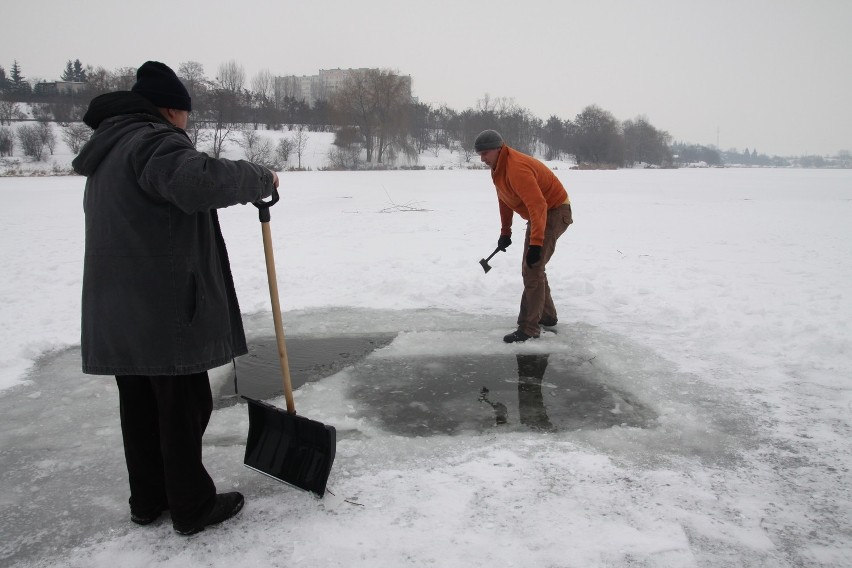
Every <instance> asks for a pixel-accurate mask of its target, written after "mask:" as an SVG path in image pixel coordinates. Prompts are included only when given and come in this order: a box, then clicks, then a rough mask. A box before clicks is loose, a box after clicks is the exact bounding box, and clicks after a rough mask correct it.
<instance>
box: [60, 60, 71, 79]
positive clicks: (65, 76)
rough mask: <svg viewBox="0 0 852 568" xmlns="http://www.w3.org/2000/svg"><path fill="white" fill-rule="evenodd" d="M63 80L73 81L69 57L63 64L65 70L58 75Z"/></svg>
mask: <svg viewBox="0 0 852 568" xmlns="http://www.w3.org/2000/svg"><path fill="white" fill-rule="evenodd" d="M59 78H60V79H62V80H63V81H73V80H74V64H73V63H71V60H70V59H69V60H68V62H67V63H66V64H65V71H63V72H62V75H61V76H60V77H59Z"/></svg>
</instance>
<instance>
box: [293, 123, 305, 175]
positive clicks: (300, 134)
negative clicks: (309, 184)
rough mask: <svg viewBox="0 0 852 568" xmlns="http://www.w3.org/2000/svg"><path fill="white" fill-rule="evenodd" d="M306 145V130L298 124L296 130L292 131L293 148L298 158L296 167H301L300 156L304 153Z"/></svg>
mask: <svg viewBox="0 0 852 568" xmlns="http://www.w3.org/2000/svg"><path fill="white" fill-rule="evenodd" d="M307 147H308V132H307V131H306V130H305V127H304V126H299V128H298V129H297V130H296V132H294V133H293V150H294V151H295V152H296V158H297V159H298V166H297V167H298V168H299V169H300V170H301V169H302V156H303V155H304V153H305V148H307Z"/></svg>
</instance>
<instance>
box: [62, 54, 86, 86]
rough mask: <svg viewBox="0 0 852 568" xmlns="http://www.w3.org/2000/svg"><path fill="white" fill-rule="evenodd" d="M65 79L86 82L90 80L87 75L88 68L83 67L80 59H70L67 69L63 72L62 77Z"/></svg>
mask: <svg viewBox="0 0 852 568" xmlns="http://www.w3.org/2000/svg"><path fill="white" fill-rule="evenodd" d="M60 78H61V79H62V80H63V81H79V82H81V83H85V82H87V81H88V80H89V78H88V77H86V69H85V68H84V67H83V64H82V63H80V60H79V59H75V60H74V61H73V62H72V61H71V60H70V59H69V60H68V61H67V62H66V63H65V71H63V72H62V76H61V77H60Z"/></svg>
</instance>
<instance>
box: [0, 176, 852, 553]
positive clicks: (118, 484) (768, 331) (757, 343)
mask: <svg viewBox="0 0 852 568" xmlns="http://www.w3.org/2000/svg"><path fill="white" fill-rule="evenodd" d="M557 173H558V174H559V175H560V177H561V178H562V179H563V181H564V182H565V184H566V187H567V188H568V190H569V193H570V195H571V197H572V201H573V203H574V206H573V207H574V216H575V220H576V222H575V224H574V225H573V226H572V227H571V228H569V230H568V232H567V233H566V235H565V236H564V237H563V238H562V239H561V240H560V246H559V250H558V251H557V254H556V257H555V258H554V260H553V261H552V264H551V265H550V266H549V271H548V272H549V275H550V279H551V287H552V289H553V295H554V297H555V298H556V299H557V305H558V307H559V308H560V325H559V327H560V333H559V335H557V336H555V337H548V338H546V339H544V340H541V341H540V342H537V343H530V344H528V345H524V346H521V347H518V346H505V345H503V344H502V343H501V342H500V336H501V334H502V333H503V332H506V331H508V330H510V329H511V328H512V326H513V324H514V319H515V315H516V313H515V312H516V309H517V301H518V297H519V294H520V276H519V274H518V272H519V265H520V247H519V246H517V245H513V246H512V247H511V248H510V249H509V251H508V253H501V254H499V255H497V256H495V257H494V258H493V259H492V261H491V265H492V266H493V267H494V269H493V270H491V271H490V272H489V273H488V274H487V275H485V274H483V272H482V269H481V267H480V266H479V264H478V260H479V259H480V258H482V257H484V256H487V254H489V253H490V252H491V250H493V247H494V245H495V241H496V238H497V233H498V231H499V219H498V217H497V206H496V202H495V198H494V194H493V189H492V188H491V185H490V181H489V179H488V173H487V172H485V171H418V172H361V173H334V172H300V173H286V174H283V176H282V189H283V200H282V202H281V203H280V204H279V205H276V207H275V208H274V209H273V211H272V232H273V236H274V239H275V244H276V261H277V264H278V273H279V285H280V288H281V299H282V304H283V305H284V308H285V310H286V313H285V326H287V330H288V333H290V334H293V335H297V336H298V335H305V336H308V335H313V336H322V335H327V336H332V335H335V334H338V333H341V332H346V333H376V332H383V333H384V332H393V333H399V335H398V337H397V338H396V340H395V341H394V342H393V343H392V344H391V345H390V346H388V347H387V348H385V349H382V350H380V351H377V352H375V353H374V354H373V355H372V356H371V357H370V358H369V360H368V363H369V364H370V365H373V366H375V368H377V369H381V368H384V367H383V366H386V365H395V364H396V363H397V362H399V361H403V362H406V361H409V360H410V361H412V362H415V363H416V362H417V361H420V360H423V359H424V358H426V359H428V358H440V357H444V356H446V355H448V354H459V355H469V356H479V357H488V356H492V355H497V354H500V355H505V354H514V353H515V352H516V351H517V352H524V353H526V352H529V353H533V352H552V353H560V354H568V355H570V354H581V355H584V356H586V359H590V358H591V357H594V365H596V366H597V367H596V368H597V369H598V374H597V375H596V377H598V379H599V380H601V381H603V382H605V383H606V384H607V386H609V387H612V388H618V389H622V390H627V391H629V392H630V393H632V394H633V395H634V396H636V397H637V398H638V399H640V400H642V401H643V402H644V403H645V404H648V405H650V407H652V409H653V410H654V412H655V413H656V414H657V415H658V416H659V418H658V421H657V424H656V425H655V427H654V428H647V429H646V428H624V427H615V428H610V429H606V430H597V431H595V430H590V431H579V432H578V431H570V432H566V431H560V432H556V433H541V432H531V431H530V432H524V431H513V432H511V433H509V432H504V431H502V430H500V429H499V428H496V427H495V429H494V430H493V431H490V432H488V433H486V434H477V435H462V436H446V435H434V436H428V437H420V438H411V437H405V436H400V435H397V434H393V433H389V432H387V431H386V430H384V429H382V428H381V426H380V424H378V423H377V422H376V421H375V420H374V417H372V416H371V415H370V414H369V413H367V412H365V409H364V407H363V405H359V404H358V403H356V402H355V401H353V400H352V399H351V398H350V393H351V392H352V391H353V389H355V388H357V387H358V386H359V385H362V384H363V383H364V381H366V380H368V378H369V376H370V375H369V373H370V371H369V369H367V368H365V367H359V366H356V367H354V368H352V369H347V370H344V371H342V372H340V373H337V374H336V375H334V376H333V377H330V378H328V379H325V380H323V381H320V382H318V383H313V384H310V385H307V386H306V387H303V388H302V389H300V390H299V391H298V392H297V403H298V405H299V407H300V409H301V412H302V413H304V414H305V415H308V416H311V417H312V418H316V419H319V420H322V421H325V422H328V423H332V424H334V425H335V426H336V427H338V429H339V431H340V434H341V436H340V442H339V444H338V459H337V462H336V463H335V469H334V471H333V472H332V476H333V477H332V479H331V480H330V482H331V487H332V488H333V490H334V492H335V493H336V495H337V499H335V498H330V499H327V500H325V501H323V502H317V501H315V500H314V499H312V498H310V497H309V496H306V495H304V494H301V493H298V492H296V491H294V490H292V489H289V488H286V487H282V486H278V485H275V484H270V483H269V482H268V480H266V479H265V478H264V479H259V478H258V476H257V475H256V474H253V473H252V472H250V471H248V470H246V469H245V468H243V467H242V465H241V459H242V455H241V452H242V444H243V442H244V435H245V431H246V417H245V412H244V409H243V408H242V407H240V406H235V407H230V408H225V409H222V410H218V411H216V413H214V418H213V422H212V423H211V428H210V432H209V433H208V436H207V446H206V448H205V451H206V452H207V455H209V460H210V461H209V463H210V464H211V468H210V469H211V471H212V472H213V473H214V476H215V477H216V481H217V483H218V484H219V485H220V486H222V487H228V486H231V485H239V486H240V487H241V488H242V489H243V490H244V492H245V493H246V494H247V498H248V502H247V507H246V510H245V512H244V513H243V514H242V515H241V517H240V518H239V519H237V520H236V521H235V522H233V523H231V524H229V525H225V526H223V527H221V528H219V529H214V530H210V531H206V532H205V533H202V534H201V535H199V537H197V538H194V539H190V540H187V539H179V538H178V537H176V536H173V534H172V533H171V529H170V526H169V524H168V522H165V523H161V524H159V525H156V526H154V527H150V528H149V529H140V528H137V527H135V526H131V525H130V523H129V521H128V520H127V519H126V516H127V515H126V510H125V508H126V507H125V504H124V503H125V502H124V499H125V498H126V494H125V488H124V485H123V477H122V476H123V470H122V468H123V464H122V462H121V459H122V457H121V450H120V446H119V444H120V434H119V432H118V424H117V418H116V416H115V412H116V411H115V406H114V402H115V401H114V400H113V398H112V397H113V395H114V392H113V389H112V385H111V383H110V382H109V381H108V380H107V379H106V378H98V377H84V376H82V375H80V374H79V372H78V370H77V367H76V366H75V365H76V363H75V361H74V351H73V350H74V348H75V346H76V344H77V343H78V341H79V339H78V337H79V322H78V317H79V289H80V277H81V266H82V257H81V255H82V237H83V235H82V220H83V219H82V208H81V200H82V188H83V181H84V180H83V179H82V178H51V179H8V178H7V179H0V198H2V199H3V202H4V204H6V205H5V206H4V207H3V208H2V209H0V251H2V257H3V260H4V262H3V264H4V272H3V277H2V279H0V292H2V295H3V298H4V302H3V303H2V305H1V306H0V310H2V311H0V321H2V327H0V371H2V386H3V387H5V389H6V390H4V391H3V392H2V393H0V397H2V399H3V403H4V404H5V405H6V406H4V408H10V409H11V408H18V413H14V414H13V413H11V410H10V411H9V412H4V414H3V418H2V420H3V431H4V434H3V437H2V442H3V443H2V452H3V463H4V466H3V467H4V472H3V473H4V475H3V476H2V480H3V481H2V484H3V485H2V487H0V489H2V493H3V494H4V495H6V497H4V499H3V500H2V501H0V508H2V511H0V512H3V516H6V517H7V518H14V519H15V520H14V522H13V523H11V524H6V525H3V534H4V535H13V538H11V539H6V538H4V541H6V543H7V544H4V546H3V548H0V551H2V556H0V557H2V558H6V557H9V558H13V557H14V556H13V555H14V554H15V552H16V550H22V549H23V548H24V547H25V546H26V545H25V544H24V543H26V542H28V539H31V540H34V541H38V539H39V538H42V539H48V538H49V531H46V530H45V529H43V527H44V526H49V522H48V520H47V519H48V518H49V517H48V516H45V515H48V513H49V512H50V511H52V509H53V507H54V506H56V505H57V504H56V503H51V502H44V503H41V504H43V505H44V506H43V507H32V508H30V509H28V508H27V505H26V503H27V502H29V501H35V502H38V497H39V496H46V495H55V496H56V498H57V499H59V500H60V503H59V504H58V505H59V508H60V509H61V510H62V511H63V512H62V513H61V515H62V517H63V519H66V520H67V522H68V523H71V525H72V526H73V524H74V520H75V516H76V515H77V514H78V513H79V512H81V511H85V515H86V516H85V517H84V518H83V519H82V521H81V522H82V524H83V525H84V526H85V530H83V531H81V532H78V533H73V531H71V529H68V530H67V531H61V532H59V535H58V537H57V538H58V540H59V542H58V543H55V547H52V548H50V549H49V550H48V549H45V553H44V556H39V555H38V554H37V553H30V554H28V555H26V556H25V557H19V560H20V563H21V564H24V565H25V561H32V562H33V564H34V565H43V564H45V563H47V564H50V565H68V566H114V565H123V566H124V565H126V566H188V565H189V566H225V565H228V566H255V565H259V564H263V565H270V566H279V565H280V566H292V565H299V566H337V565H340V566H372V567H375V566H389V567H390V566H425V565H438V566H490V565H493V564H494V563H497V562H499V563H502V564H504V565H507V566H577V567H580V566H583V567H587V566H637V565H638V566H728V565H750V566H791V567H792V566H844V565H847V564H846V562H848V560H847V559H848V557H849V556H850V555H852V535H850V533H849V526H852V519H850V510H852V494H851V492H852V488H850V481H849V467H850V464H852V442H850V440H852V436H850V434H852V431H850V423H849V415H850V410H852V384H850V381H849V378H848V369H849V368H850V363H852V349H851V347H852V334H851V333H850V329H849V323H848V322H849V321H850V320H852V300H850V294H849V291H848V288H849V287H848V282H850V281H852V260H850V259H852V238H850V237H852V229H850V228H849V224H848V218H849V217H850V213H852V174H850V173H849V172H845V171H816V170H658V171H647V170H646V171H634V170H623V171H614V172H581V171H568V170H564V171H563V170H561V169H560V170H559V171H558V172H557ZM403 205H404V206H410V207H400V206H403ZM409 209H413V210H409ZM221 218H222V223H223V230H224V231H225V237H226V240H227V242H228V246H229V252H230V256H231V261H232V268H233V272H234V277H235V280H236V285H237V291H238V294H239V296H240V302H241V306H242V309H243V312H244V313H246V314H247V318H246V319H247V322H248V323H249V329H250V331H251V333H252V334H260V333H268V330H269V327H268V326H267V325H266V324H267V323H268V322H267V320H268V297H267V289H266V278H265V272H264V271H265V268H264V263H263V252H262V245H261V239H260V228H259V226H258V225H259V223H258V221H257V213H256V211H255V210H254V208H252V207H242V208H232V209H229V210H224V211H222V212H221ZM516 223H517V224H516V230H517V231H518V232H520V231H521V230H522V228H523V224H522V223H521V221H520V220H519V219H517V220H516ZM518 240H520V239H518ZM66 348H67V349H68V350H67V351H66V350H65V349H66ZM51 350H55V351H56V352H57V353H56V354H55V356H54V357H55V358H54V359H50V358H48V359H46V360H45V361H48V362H51V361H61V363H56V364H55V365H53V366H48V368H49V372H44V368H43V366H37V367H36V368H35V371H36V373H37V374H38V377H39V379H38V380H35V379H32V382H30V383H27V382H25V381H26V376H25V375H24V373H25V371H26V369H28V368H30V367H31V366H32V365H33V362H34V361H35V359H36V358H37V357H38V356H39V355H40V354H42V353H44V352H46V351H51ZM412 365H413V363H412ZM393 368H396V367H393ZM557 369H558V367H557ZM548 372H550V371H548ZM549 377H550V376H549ZM558 377H559V375H558V373H557V374H555V375H553V378H549V379H548V380H549V381H551V382H554V381H557V380H558ZM407 378H408V377H406V376H405V375H404V374H400V377H399V388H400V389H405V387H406V384H407ZM57 407H62V408H64V409H65V410H63V412H61V413H57V412H55V411H54V409H56V408H57ZM33 415H35V418H33V417H32V416H33ZM59 416H64V417H66V418H68V419H69V420H70V422H68V424H77V425H79V427H78V428H77V429H76V430H74V434H73V435H72V434H71V433H70V429H69V428H68V427H67V426H66V427H65V428H63V427H62V426H63V424H65V423H63V422H57V420H58V418H59ZM28 417H29V418H28ZM69 436H70V438H69ZM22 440H26V442H23V441H22ZM7 464H15V465H14V466H13V465H7ZM101 464H102V465H101ZM27 471H36V472H37V474H36V475H33V476H29V477H28V476H27V475H24V474H25V473H26V472H27ZM98 472H100V473H98ZM90 475H91V476H93V479H101V478H103V480H104V481H103V482H102V484H99V485H97V488H98V489H101V488H102V487H106V488H107V489H108V490H106V491H103V492H102V494H101V495H97V492H96V491H95V490H94V489H95V488H94V487H93V485H92V482H91V481H89V480H88V479H87V476H90ZM99 476H100V477H99ZM67 479H73V480H74V482H73V488H72V489H71V490H67V489H66V490H65V492H64V493H63V491H61V490H60V489H59V488H60V487H65V486H66V485H67V484H65V485H63V482H64V481H66V480H67ZM54 485H55V486H56V487H57V488H56V489H55V490H54V489H51V487H52V486H54ZM51 491H53V493H51ZM96 495H97V497H95V496H96ZM344 497H345V498H347V499H350V500H352V501H355V502H357V503H359V505H352V504H349V503H346V502H342V501H341V499H342V498H344ZM92 500H94V502H92ZM17 510H26V511H31V515H30V516H27V515H19V516H15V517H12V516H11V513H9V512H10V511H17ZM63 522H65V521H63ZM7 523H9V521H7ZM63 526H66V525H63ZM36 527H41V528H39V529H36ZM27 531H29V534H27ZM71 533H73V535H74V536H73V538H72V534H71ZM39 535H41V536H39ZM63 539H66V540H63ZM63 542H65V543H66V544H64V545H63ZM71 545H73V546H74V548H72V549H70V550H69V549H68V546H71ZM55 554H59V555H61V558H60V557H59V556H54V555H55Z"/></svg>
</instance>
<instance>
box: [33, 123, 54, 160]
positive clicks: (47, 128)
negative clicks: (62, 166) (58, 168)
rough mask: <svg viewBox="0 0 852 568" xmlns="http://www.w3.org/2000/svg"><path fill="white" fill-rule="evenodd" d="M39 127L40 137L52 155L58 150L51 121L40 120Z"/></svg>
mask: <svg viewBox="0 0 852 568" xmlns="http://www.w3.org/2000/svg"><path fill="white" fill-rule="evenodd" d="M37 128H38V130H37V132H38V138H39V140H40V141H41V144H42V146H43V147H45V148H47V149H48V150H49V151H50V155H51V156H52V155H53V152H54V150H56V135H55V134H54V133H53V127H52V126H51V123H50V122H48V121H46V120H40V121H39V122H38V125H37Z"/></svg>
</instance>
